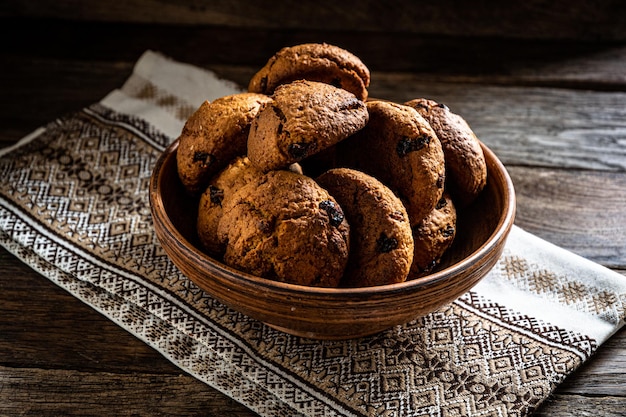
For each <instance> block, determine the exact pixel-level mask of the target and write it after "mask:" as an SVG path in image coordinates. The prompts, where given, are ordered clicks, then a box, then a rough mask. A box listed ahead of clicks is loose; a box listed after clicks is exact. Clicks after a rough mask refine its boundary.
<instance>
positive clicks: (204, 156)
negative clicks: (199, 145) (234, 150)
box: [193, 151, 215, 168]
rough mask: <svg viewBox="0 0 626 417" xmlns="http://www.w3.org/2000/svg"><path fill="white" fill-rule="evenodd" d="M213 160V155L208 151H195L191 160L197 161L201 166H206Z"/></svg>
mask: <svg viewBox="0 0 626 417" xmlns="http://www.w3.org/2000/svg"><path fill="white" fill-rule="evenodd" d="M213 161H215V157H214V156H213V155H211V154H210V153H208V152H203V151H196V152H195V153H194V154H193V162H199V163H200V164H201V165H202V166H203V167H205V168H206V167H208V166H209V165H211V164H212V163H213Z"/></svg>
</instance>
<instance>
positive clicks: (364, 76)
mask: <svg viewBox="0 0 626 417" xmlns="http://www.w3.org/2000/svg"><path fill="white" fill-rule="evenodd" d="M296 80H310V81H319V82H324V83H327V84H331V85H333V86H335V87H338V88H343V89H344V90H348V91H350V92H351V93H353V94H354V95H355V96H356V97H358V98H359V99H361V100H365V99H366V98H367V87H369V83H370V71H369V69H368V68H367V67H366V66H365V64H363V62H362V61H361V60H360V59H359V58H358V57H357V56H355V55H353V54H352V53H350V52H348V51H346V50H345V49H342V48H339V47H337V46H334V45H328V44H325V43H307V44H302V45H296V46H290V47H286V48H283V49H281V50H280V51H278V52H277V53H276V54H275V55H274V56H272V57H271V58H270V59H269V60H268V62H267V63H266V64H265V66H264V67H263V68H261V69H260V70H259V71H258V72H257V73H256V74H255V75H254V76H253V77H252V79H251V80H250V83H249V85H248V91H250V92H253V93H261V94H268V95H269V94H272V93H273V92H274V90H275V89H276V87H278V86H279V85H281V84H287V83H290V82H292V81H296Z"/></svg>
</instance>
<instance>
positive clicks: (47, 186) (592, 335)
mask: <svg viewBox="0 0 626 417" xmlns="http://www.w3.org/2000/svg"><path fill="white" fill-rule="evenodd" d="M238 91H239V89H238V87H237V86H236V85H235V84H233V83H230V82H228V81H225V80H221V79H218V78H217V77H216V76H215V75H214V74H213V73H211V72H208V71H204V70H201V69H199V68H195V67H192V66H189V65H185V64H181V63H178V62H175V61H172V60H170V59H168V58H166V57H163V56H161V55H160V54H157V53H154V52H146V53H145V54H144V55H143V56H142V57H141V59H140V60H139V61H138V63H137V65H136V67H135V69H134V72H133V74H132V75H131V77H130V78H129V79H128V81H127V82H126V83H125V84H124V85H123V86H122V87H121V88H120V89H119V90H116V91H113V92H112V93H110V94H109V95H108V96H107V97H105V98H104V99H103V100H102V101H100V102H99V103H96V104H94V105H92V106H89V107H87V108H85V109H82V110H80V111H78V112H76V113H74V114H70V115H67V116H65V117H62V118H60V119H58V120H55V121H53V122H51V123H49V124H48V125H47V126H45V127H42V128H40V129H38V130H36V131H35V132H33V133H32V134H31V135H29V136H28V137H26V138H24V139H23V140H22V141H20V142H19V143H18V144H16V145H15V146H13V147H11V148H9V149H5V150H3V151H2V152H1V153H0V173H1V174H0V178H1V180H0V243H2V245H3V246H5V247H6V248H7V249H8V250H9V251H10V252H12V253H13V254H15V255H16V256H17V257H19V258H20V259H22V260H23V261H24V262H26V263H27V264H28V265H30V266H31V267H32V268H34V269H36V270H37V271H39V272H40V273H41V274H42V275H43V276H44V277H46V278H48V279H50V280H52V281H53V282H55V283H56V284H58V285H59V286H61V287H63V288H65V289H66V290H67V291H69V292H70V293H71V294H73V295H74V296H75V297H77V298H78V299H80V300H82V301H84V302H85V303H87V304H89V305H90V306H92V307H93V308H94V309H96V310H98V311H100V312H101V313H103V314H104V315H105V316H107V317H109V318H110V319H111V320H112V321H114V322H116V323H117V324H119V325H120V326H122V327H123V328H125V329H127V330H128V331H129V332H131V333H132V334H134V335H136V336H137V337H139V338H141V339H142V340H144V341H145V342H146V343H147V344H149V345H150V346H153V347H154V348H156V349H157V350H158V351H160V352H161V353H162V354H163V356H165V357H166V358H168V359H169V360H171V361H172V362H173V363H174V364H176V365H177V366H179V367H180V368H181V369H183V370H185V371H186V372H188V373H189V374H191V375H193V376H195V377H197V378H198V379H200V380H202V381H204V382H206V383H207V384H208V385H210V386H212V387H214V388H216V389H218V390H220V391H222V392H223V393H225V394H226V395H228V396H230V397H231V398H233V399H235V400H237V401H239V402H241V403H243V404H245V405H246V406H248V407H249V408H250V409H252V410H254V411H256V412H257V413H258V414H260V415H264V416H278V415H281V416H282V415H309V416H380V415H389V416H391V415H397V416H411V415H414V416H418V415H419V416H423V415H429V416H450V415H458V416H470V415H472V416H475V415H481V416H496V415H497V416H524V415H527V414H530V413H531V412H532V411H533V410H534V409H536V407H537V406H538V405H539V404H540V403H541V402H542V401H543V400H544V399H545V398H546V397H547V396H548V395H549V394H550V392H551V391H553V390H554V388H555V387H556V386H557V384H559V383H560V382H561V381H562V380H563V379H564V378H565V377H566V376H567V375H568V374H569V373H571V372H572V371H574V370H575V369H576V368H577V367H578V366H580V365H581V364H582V363H583V362H584V361H585V360H587V359H588V358H589V357H590V356H591V355H592V354H593V353H594V351H595V350H596V349H597V347H598V346H599V345H600V344H601V343H603V342H604V341H605V340H607V338H609V337H610V336H611V334H613V333H614V332H615V331H616V330H618V329H619V328H620V327H621V326H622V325H623V324H624V317H625V316H626V312H625V301H626V278H624V277H623V276H621V275H619V274H617V273H615V272H612V271H610V270H608V269H605V268H603V267H601V266H599V265H597V264H594V263H592V262H590V261H587V260H585V259H582V258H580V257H578V256H576V255H573V254H572V253H569V252H567V251H565V250H563V249H560V248H558V247H555V246H553V245H551V244H549V243H547V242H545V241H543V240H541V239H539V238H537V237H535V236H533V235H531V234H529V233H526V232H524V231H523V230H521V229H520V228H518V227H514V228H513V230H512V232H511V235H510V238H509V240H508V242H507V245H506V248H505V251H504V253H503V255H502V257H501V258H500V260H499V261H498V263H497V264H496V266H495V267H494V268H493V270H492V271H491V272H490V273H489V274H488V276H487V277H486V278H485V279H484V280H483V281H481V282H480V283H479V284H478V285H477V286H476V287H474V288H473V289H472V290H471V291H469V292H468V293H466V294H464V295H463V296H462V297H460V298H459V299H458V300H456V301H455V302H453V303H451V304H449V305H447V306H445V307H443V308H441V309H440V310H438V311H436V312H434V313H432V314H429V315H427V316H425V317H422V318H419V319H417V320H415V321H413V322H411V323H407V324H405V325H401V326H397V327H394V328H392V329H390V330H388V331H385V332H382V333H380V334H376V335H373V336H370V337H365V338H361V339H355V340H347V341H316V340H309V339H304V338H299V337H295V336H290V335H287V334H284V333H281V332H279V331H277V330H274V329H272V328H270V327H268V326H266V325H264V324H262V323H259V322H257V321H255V320H253V319H250V318H248V317H246V316H244V315H242V314H240V313H238V312H236V311H233V310H231V309H229V308H227V307H225V306H223V305H222V304H220V303H219V302H217V301H215V300H214V299H212V298H211V297H209V296H208V295H206V294H205V293H204V292H203V291H201V290H200V289H199V288H198V287H197V286H196V285H194V284H193V283H192V282H191V281H190V280H188V279H187V278H186V277H185V276H183V275H182V274H181V273H180V272H179V271H178V269H177V268H176V267H175V266H174V265H173V264H172V263H171V262H170V260H169V259H168V258H167V256H166V255H165V253H164V252H163V250H162V249H161V247H160V246H159V243H158V241H157V240H156V237H155V234H154V231H153V228H152V220H151V216H150V207H149V202H148V183H149V178H150V174H151V171H152V168H153V166H154V164H155V162H156V160H157V158H158V157H159V155H160V153H161V152H162V151H163V149H164V148H165V147H166V146H167V145H168V144H169V143H171V142H172V141H173V140H174V139H175V138H176V137H177V136H178V134H179V133H180V131H181V129H182V126H183V124H184V121H185V120H186V119H187V117H188V116H189V115H190V114H191V113H192V112H193V111H194V110H195V109H196V108H197V107H198V106H199V105H200V103H202V101H204V100H206V99H208V100H213V99H215V98H217V97H220V96H224V95H227V94H231V93H234V92H238Z"/></svg>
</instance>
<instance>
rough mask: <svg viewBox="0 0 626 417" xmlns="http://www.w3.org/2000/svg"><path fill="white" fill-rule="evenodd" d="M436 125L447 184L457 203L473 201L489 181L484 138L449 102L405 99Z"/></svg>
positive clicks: (461, 204)
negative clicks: (456, 112) (482, 141)
mask: <svg viewBox="0 0 626 417" xmlns="http://www.w3.org/2000/svg"><path fill="white" fill-rule="evenodd" d="M405 104H406V105H407V106H410V107H412V108H414V109H415V110H417V112H418V113H419V114H420V115H422V117H424V118H425V119H426V120H427V121H428V123H429V124H430V126H431V127H432V128H433V130H434V131H435V133H436V134H437V137H438V138H439V141H440V142H441V146H442V148H443V153H444V155H445V159H446V182H447V184H446V186H447V189H448V190H449V192H450V193H451V194H452V195H453V197H454V199H455V200H456V202H457V204H458V205H460V206H466V205H468V204H470V203H471V202H472V201H474V199H476V197H477V196H478V194H479V193H480V192H481V191H482V190H483V188H484V187H485V184H486V183H487V164H486V163H485V155H484V154H483V150H482V148H481V146H480V142H479V140H478V138H477V137H476V135H475V134H474V132H473V131H472V128H471V127H470V126H469V124H468V123H467V122H466V121H465V119H463V117H461V116H459V115H458V114H455V113H453V112H452V111H450V109H449V108H448V106H446V105H445V104H441V103H437V102H436V101H434V100H429V99H424V98H418V99H414V100H411V101H408V102H406V103H405Z"/></svg>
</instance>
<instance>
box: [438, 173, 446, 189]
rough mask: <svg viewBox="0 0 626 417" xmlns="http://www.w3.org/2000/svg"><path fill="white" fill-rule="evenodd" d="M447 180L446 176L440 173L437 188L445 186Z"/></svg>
mask: <svg viewBox="0 0 626 417" xmlns="http://www.w3.org/2000/svg"><path fill="white" fill-rule="evenodd" d="M445 181H446V180H445V178H444V176H443V175H439V178H437V188H443V186H444V183H445Z"/></svg>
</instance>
